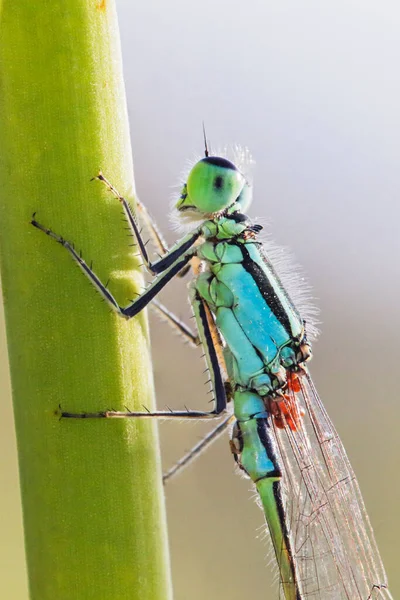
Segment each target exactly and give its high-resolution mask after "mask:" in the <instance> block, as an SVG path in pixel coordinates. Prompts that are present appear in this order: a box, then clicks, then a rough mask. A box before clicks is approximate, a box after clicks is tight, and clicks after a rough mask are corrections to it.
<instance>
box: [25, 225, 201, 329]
mask: <svg viewBox="0 0 400 600" xmlns="http://www.w3.org/2000/svg"><path fill="white" fill-rule="evenodd" d="M31 223H32V225H33V226H34V227H36V228H37V229H40V231H43V232H44V233H45V234H46V235H48V236H49V237H51V238H52V239H53V240H55V241H56V242H58V243H59V244H61V245H62V246H63V247H64V248H65V249H66V250H67V251H68V252H69V253H70V255H71V256H72V258H73V259H74V260H75V262H76V263H77V264H78V265H79V267H80V268H81V269H82V271H83V272H84V274H85V275H86V276H87V277H88V279H89V280H90V282H91V283H92V285H93V286H94V287H95V288H96V289H97V290H98V292H99V293H100V295H101V296H102V297H103V298H104V300H106V301H107V302H108V304H109V305H110V306H111V308H112V309H113V310H114V311H115V312H116V313H117V314H119V315H120V316H122V317H125V318H126V319H131V318H132V317H134V316H135V315H137V314H138V313H139V312H140V311H141V310H143V309H144V308H145V307H146V306H147V304H148V303H149V302H150V301H151V300H153V298H154V297H155V296H156V295H157V294H158V293H159V292H160V291H161V290H162V288H163V287H164V286H165V285H166V284H167V283H168V282H169V281H170V280H171V279H172V278H173V277H174V276H175V275H176V274H177V273H179V272H180V271H181V270H182V268H183V267H185V265H186V264H187V263H188V262H189V261H190V259H191V258H192V257H193V251H192V252H188V253H185V251H184V250H183V249H182V248H181V251H180V254H179V255H178V256H177V258H176V259H175V261H174V262H173V263H172V264H171V265H170V266H169V268H168V269H166V270H165V271H164V272H163V273H162V274H160V275H159V276H158V277H156V278H155V279H154V280H153V281H152V283H151V284H150V285H149V286H148V287H147V288H146V290H145V291H144V292H143V293H142V294H141V295H140V296H139V297H138V298H136V300H134V301H133V302H131V303H130V304H128V306H126V307H121V306H120V305H119V304H118V302H117V301H116V300H115V298H114V296H113V295H112V294H111V292H109V290H108V289H107V287H106V286H105V285H104V284H103V283H102V282H101V281H100V279H99V278H98V276H97V275H96V273H95V272H94V271H93V270H92V269H91V268H90V267H89V265H88V264H87V263H86V262H85V261H84V260H83V258H82V257H81V256H80V255H79V253H78V252H77V251H76V250H75V248H74V247H73V246H72V245H71V244H70V243H69V242H67V241H66V240H65V239H64V238H63V237H61V236H59V235H57V234H56V233H54V232H53V231H51V229H48V228H46V227H44V226H43V225H41V224H40V223H39V222H38V221H36V219H35V215H33V218H32V221H31Z"/></svg>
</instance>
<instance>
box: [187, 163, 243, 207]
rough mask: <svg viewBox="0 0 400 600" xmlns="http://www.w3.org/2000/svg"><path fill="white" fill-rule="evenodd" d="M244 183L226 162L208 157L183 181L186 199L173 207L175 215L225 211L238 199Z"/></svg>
mask: <svg viewBox="0 0 400 600" xmlns="http://www.w3.org/2000/svg"><path fill="white" fill-rule="evenodd" d="M245 183H246V181H245V179H244V177H243V175H242V174H241V173H240V172H239V171H238V170H237V168H236V167H235V165H234V164H233V163H231V162H230V161H229V160H226V158H220V157H217V156H208V157H207V158H203V159H202V160H200V161H199V162H198V163H196V164H195V166H194V167H193V169H192V170H191V171H190V173H189V176H188V180H187V187H186V191H187V195H186V197H185V196H183V197H182V198H181V199H180V200H179V201H178V203H177V205H176V207H177V209H178V210H179V211H186V210H188V211H189V210H192V211H196V212H200V213H206V214H207V213H216V212H219V211H221V210H224V209H225V208H228V206H230V205H231V204H233V203H234V202H235V200H236V199H237V198H238V196H239V195H240V193H241V191H242V189H243V187H244V185H245Z"/></svg>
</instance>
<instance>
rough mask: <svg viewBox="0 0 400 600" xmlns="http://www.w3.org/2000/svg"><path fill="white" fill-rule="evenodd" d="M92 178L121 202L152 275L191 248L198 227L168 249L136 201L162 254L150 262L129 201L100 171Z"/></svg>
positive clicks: (197, 233) (182, 273)
mask: <svg viewBox="0 0 400 600" xmlns="http://www.w3.org/2000/svg"><path fill="white" fill-rule="evenodd" d="M93 179H98V180H99V181H101V182H102V183H104V185H105V186H106V187H107V189H108V190H109V191H110V192H111V193H112V194H113V195H114V196H115V197H116V198H117V199H118V200H119V201H120V202H121V204H122V208H123V209H124V213H125V216H126V218H127V221H128V224H129V227H130V229H131V232H132V234H133V236H134V237H135V238H136V240H137V243H138V246H139V251H140V254H141V256H142V259H143V262H144V265H145V267H146V269H147V270H148V271H149V272H150V273H151V274H152V275H158V274H159V273H162V272H163V271H165V270H166V269H168V268H169V267H170V266H171V265H172V263H173V262H174V261H175V260H176V259H177V258H178V257H179V256H181V254H182V252H186V251H187V250H189V248H191V247H192V246H193V244H194V243H195V242H196V241H197V240H198V238H199V237H200V235H201V228H199V227H198V228H197V229H195V230H194V231H193V232H191V233H189V234H187V235H186V236H184V237H183V238H182V239H181V240H180V241H179V242H177V243H176V244H174V245H173V246H172V248H170V249H169V250H168V248H167V245H166V244H165V242H164V240H163V238H162V236H161V234H160V232H159V230H158V228H157V226H156V225H155V223H154V221H153V220H152V219H151V217H150V215H149V213H148V212H147V210H146V209H145V207H144V206H143V204H142V203H141V202H138V203H137V205H138V209H139V211H140V212H141V213H142V216H143V218H144V222H145V224H146V226H147V227H148V229H149V231H150V234H151V237H152V239H153V242H154V244H155V246H156V247H157V248H158V249H159V250H160V251H161V252H162V254H164V256H162V257H161V258H160V259H159V260H157V261H155V262H151V260H150V258H149V255H148V253H147V249H146V244H145V242H144V241H143V238H142V235H141V230H140V228H139V226H138V224H137V222H136V218H135V215H134V214H133V212H132V209H131V207H130V205H129V203H128V202H127V200H125V198H124V197H123V196H121V194H120V193H119V192H118V190H117V189H116V188H115V187H114V186H113V185H112V184H111V183H110V182H109V181H108V179H106V178H105V177H104V175H103V173H102V172H101V171H100V173H99V174H98V175H97V177H94V178H93ZM186 272H187V270H186V269H184V270H183V271H181V272H180V273H179V274H178V276H183V275H185V274H186Z"/></svg>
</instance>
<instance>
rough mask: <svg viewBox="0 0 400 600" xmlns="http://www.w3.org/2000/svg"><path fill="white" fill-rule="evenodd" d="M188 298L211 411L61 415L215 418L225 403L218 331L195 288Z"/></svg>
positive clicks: (67, 414)
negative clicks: (206, 374)
mask: <svg viewBox="0 0 400 600" xmlns="http://www.w3.org/2000/svg"><path fill="white" fill-rule="evenodd" d="M167 273H168V272H167ZM164 276H165V275H162V276H159V277H158V278H157V279H161V278H162V277H164ZM156 281H157V280H156ZM143 295H144V294H143ZM143 295H142V296H143ZM142 296H141V297H142ZM141 297H140V298H141ZM140 298H139V300H140ZM191 298H192V304H193V311H194V314H195V316H196V321H197V327H198V330H199V337H200V341H201V343H202V345H203V347H204V355H205V358H206V362H207V366H208V369H209V371H210V382H211V384H212V388H213V391H214V395H215V399H214V402H215V405H214V409H213V410H211V411H198V410H189V409H186V410H163V411H154V412H150V411H147V412H143V411H142V412H136V411H135V412H133V411H127V412H122V411H115V410H106V411H102V412H97V413H70V412H64V411H61V413H60V414H61V417H66V418H72V419H111V418H119V419H125V418H153V417H156V418H160V419H213V418H215V417H219V416H221V415H222V413H224V412H225V410H226V405H227V394H226V385H225V382H224V380H223V377H222V371H221V366H220V362H219V356H220V355H221V347H220V344H221V342H220V340H219V337H218V331H217V330H216V326H215V323H214V320H213V317H212V314H211V312H210V310H209V309H208V307H207V305H206V304H205V302H204V301H203V300H202V299H201V298H200V297H199V295H198V292H197V291H196V289H195V288H194V287H193V288H192V289H191ZM135 302H137V301H135Z"/></svg>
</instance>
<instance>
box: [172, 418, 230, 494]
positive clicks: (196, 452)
mask: <svg viewBox="0 0 400 600" xmlns="http://www.w3.org/2000/svg"><path fill="white" fill-rule="evenodd" d="M234 420H235V417H234V416H233V415H229V417H226V418H225V419H224V420H223V421H221V423H220V424H219V425H217V427H215V428H214V429H213V430H212V431H210V432H209V433H207V435H206V436H204V437H203V439H201V440H200V441H199V442H198V443H197V444H196V445H195V446H193V448H192V449H191V450H190V451H189V452H188V453H187V454H185V455H184V456H182V458H181V459H180V460H178V462H177V463H176V464H175V465H174V466H173V467H171V468H170V469H169V470H168V471H167V472H166V473H164V475H163V483H164V484H165V483H167V481H170V480H171V479H172V478H173V477H175V476H176V475H178V473H181V472H182V471H183V469H185V468H186V467H188V466H189V465H190V464H191V463H192V462H194V461H195V460H196V458H198V457H199V456H200V455H201V454H203V452H205V451H206V450H207V448H208V447H209V446H211V444H212V443H213V442H215V440H217V439H218V438H219V437H220V436H221V434H222V433H224V431H225V430H226V429H227V428H228V427H229V425H230V424H231V423H232V422H233V421H234Z"/></svg>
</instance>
